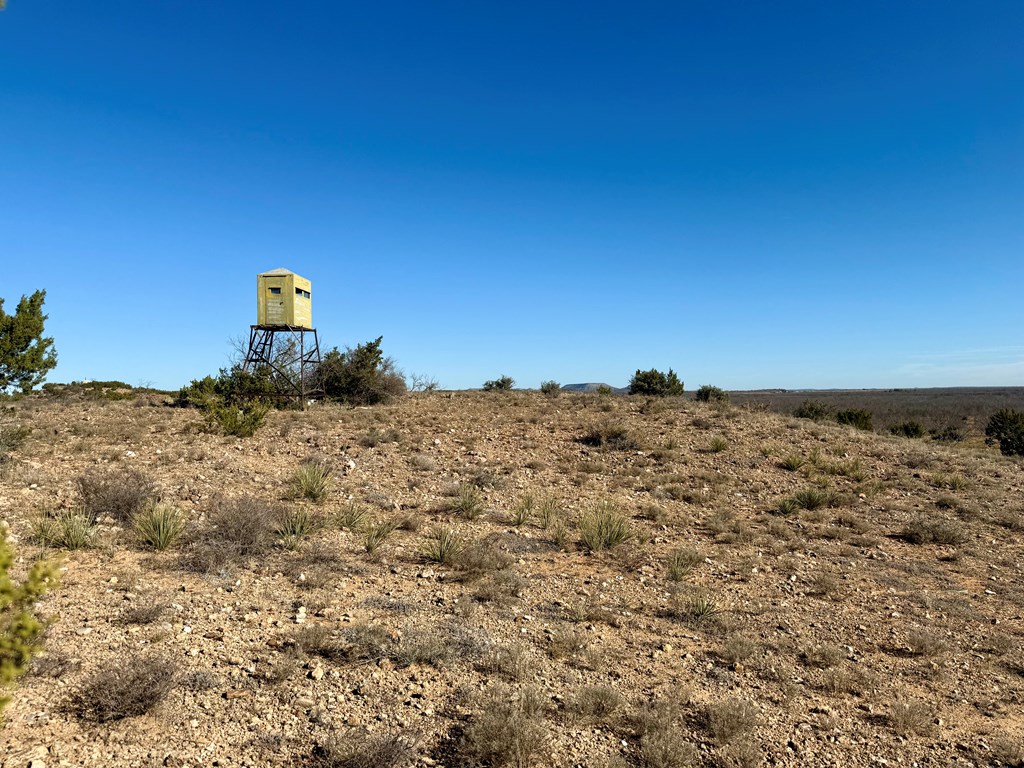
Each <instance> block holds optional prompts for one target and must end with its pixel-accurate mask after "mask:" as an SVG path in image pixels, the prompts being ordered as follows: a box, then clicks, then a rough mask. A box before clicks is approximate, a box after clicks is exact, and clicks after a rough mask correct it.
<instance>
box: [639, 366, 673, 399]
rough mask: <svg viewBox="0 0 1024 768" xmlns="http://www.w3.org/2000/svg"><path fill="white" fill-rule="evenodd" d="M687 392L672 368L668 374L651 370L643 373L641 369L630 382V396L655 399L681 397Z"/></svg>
mask: <svg viewBox="0 0 1024 768" xmlns="http://www.w3.org/2000/svg"><path fill="white" fill-rule="evenodd" d="M684 391H685V389H684V387H683V382H681V381H680V380H679V376H677V375H676V372H675V371H673V370H672V369H671V368H669V369H668V373H662V372H661V371H659V370H657V369H655V368H651V370H649V371H641V370H640V369H639V368H638V369H637V371H636V373H634V374H633V378H631V379H630V380H629V394H631V395H650V396H653V397H669V396H679V395H682V394H683V392H684Z"/></svg>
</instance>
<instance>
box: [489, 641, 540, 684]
mask: <svg viewBox="0 0 1024 768" xmlns="http://www.w3.org/2000/svg"><path fill="white" fill-rule="evenodd" d="M533 668H534V665H533V663H532V662H531V659H530V654H529V653H528V652H527V650H526V648H525V647H524V646H523V645H521V644H520V643H515V644H513V645H496V646H493V647H492V648H491V649H490V650H489V651H488V652H487V653H486V654H485V655H484V658H483V661H482V662H481V664H480V671H481V672H485V673H486V672H492V673H496V674H499V675H504V676H505V677H507V678H508V679H510V680H514V681H516V682H520V681H522V680H525V679H526V678H527V677H528V676H529V675H530V673H531V672H532V671H533Z"/></svg>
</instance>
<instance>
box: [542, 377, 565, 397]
mask: <svg viewBox="0 0 1024 768" xmlns="http://www.w3.org/2000/svg"><path fill="white" fill-rule="evenodd" d="M540 391H541V392H543V393H544V394H545V395H548V396H550V397H554V396H555V395H558V394H559V393H561V391H562V385H561V384H559V383H558V382H557V381H542V382H541V383H540Z"/></svg>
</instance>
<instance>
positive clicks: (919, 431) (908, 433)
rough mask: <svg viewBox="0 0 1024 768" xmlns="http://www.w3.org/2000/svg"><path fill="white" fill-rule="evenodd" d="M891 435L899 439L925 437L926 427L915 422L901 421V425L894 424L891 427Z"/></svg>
mask: <svg viewBox="0 0 1024 768" xmlns="http://www.w3.org/2000/svg"><path fill="white" fill-rule="evenodd" d="M889 434H891V435H896V436H898V437H910V438H917V437H924V427H922V426H921V425H920V424H919V423H918V422H916V421H913V420H910V421H901V422H900V423H899V424H893V425H892V426H891V427H889Z"/></svg>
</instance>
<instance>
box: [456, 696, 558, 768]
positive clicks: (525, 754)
mask: <svg viewBox="0 0 1024 768" xmlns="http://www.w3.org/2000/svg"><path fill="white" fill-rule="evenodd" d="M479 706H480V713H479V714H478V715H476V716H475V717H474V718H473V719H472V720H471V721H470V723H469V725H468V726H467V727H466V730H465V732H464V733H463V738H462V743H461V744H460V752H461V754H462V757H463V758H464V759H465V760H466V761H467V762H468V763H469V764H471V765H489V766H509V767H510V768H529V766H532V765H534V764H535V762H534V756H535V755H536V754H537V753H538V752H540V750H541V749H542V748H543V747H544V745H545V744H546V743H547V740H548V734H547V729H546V728H545V727H544V725H543V722H542V716H543V712H544V708H545V702H544V699H543V695H542V694H541V693H540V691H538V690H537V689H535V688H532V687H527V688H523V689H521V690H519V691H518V692H514V693H513V692H510V691H509V690H508V689H506V688H505V687H503V686H496V687H495V688H494V689H493V690H491V691H489V692H488V693H487V694H486V695H485V696H483V697H482V698H481V700H480V702H479Z"/></svg>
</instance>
